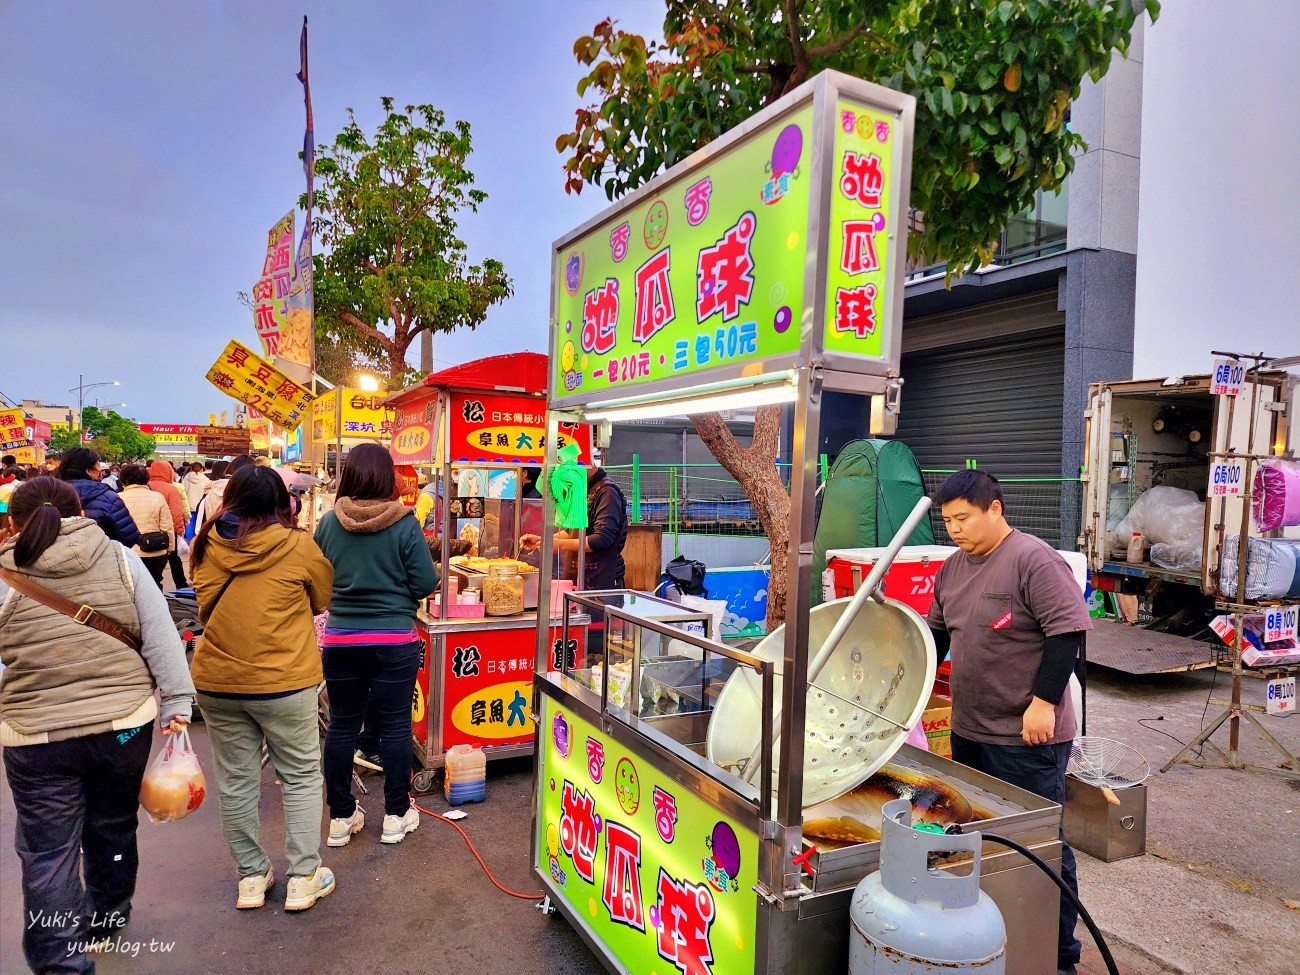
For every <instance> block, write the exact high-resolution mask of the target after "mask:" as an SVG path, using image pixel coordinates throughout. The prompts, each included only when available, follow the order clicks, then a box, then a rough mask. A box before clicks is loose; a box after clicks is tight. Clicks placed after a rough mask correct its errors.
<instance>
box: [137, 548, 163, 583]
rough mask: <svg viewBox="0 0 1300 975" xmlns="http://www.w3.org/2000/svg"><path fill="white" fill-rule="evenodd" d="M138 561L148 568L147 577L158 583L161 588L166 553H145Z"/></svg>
mask: <svg viewBox="0 0 1300 975" xmlns="http://www.w3.org/2000/svg"><path fill="white" fill-rule="evenodd" d="M140 561H141V562H143V563H144V567H145V568H146V569H148V570H149V577H150V578H151V579H153V581H154V582H156V583H158V588H159V589H161V588H163V581H162V577H163V569H165V568H167V556H166V555H145V556H141V558H140Z"/></svg>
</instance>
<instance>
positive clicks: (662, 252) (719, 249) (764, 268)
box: [551, 102, 813, 402]
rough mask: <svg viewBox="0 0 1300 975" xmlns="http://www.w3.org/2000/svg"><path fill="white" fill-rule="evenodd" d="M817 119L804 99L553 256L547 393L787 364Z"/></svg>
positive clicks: (614, 389)
mask: <svg viewBox="0 0 1300 975" xmlns="http://www.w3.org/2000/svg"><path fill="white" fill-rule="evenodd" d="M812 119H813V112H812V105H811V102H806V103H805V104H804V105H803V107H802V108H800V109H798V110H796V111H794V112H793V113H788V114H786V115H784V116H783V117H781V118H778V119H776V120H774V121H773V122H772V123H771V124H769V125H766V126H763V127H761V128H760V129H758V130H757V131H756V132H755V133H754V134H752V135H751V136H748V137H746V138H744V139H742V140H740V141H738V142H737V143H735V144H734V145H733V146H732V147H730V148H729V149H728V150H727V151H725V152H723V153H721V154H719V155H716V156H714V157H711V158H709V159H708V160H707V161H706V162H705V163H703V164H700V165H696V166H692V167H685V168H684V169H683V172H682V174H681V175H680V176H679V177H678V178H675V179H670V180H668V181H667V182H664V183H663V184H662V185H661V186H659V187H658V188H657V190H656V191H654V192H651V193H649V194H647V195H645V196H644V197H642V198H640V200H639V202H637V203H636V205H635V206H633V207H632V208H631V209H621V208H620V209H616V210H615V211H614V215H613V216H612V217H610V218H609V219H607V220H605V221H604V222H602V223H599V224H597V225H596V226H595V228H594V229H592V230H590V231H589V232H586V233H584V234H582V235H581V236H579V237H577V238H576V239H574V240H572V241H571V242H569V243H567V244H566V245H565V246H563V247H562V248H560V249H558V250H557V251H556V252H555V261H556V267H555V268H554V288H555V295H554V308H555V321H554V325H553V328H554V347H553V349H552V355H551V363H552V368H553V369H554V370H555V373H554V374H553V376H552V379H551V382H552V385H551V391H552V397H553V398H555V399H566V398H568V399H572V400H577V401H584V402H585V401H588V398H589V397H591V396H592V395H600V394H603V396H604V398H605V399H608V398H609V396H610V395H611V394H614V395H617V393H618V392H619V391H623V390H628V391H634V390H635V389H636V387H637V386H638V385H642V384H645V383H650V382H655V381H659V380H665V379H671V378H673V377H685V376H689V377H690V378H689V380H688V381H687V382H684V383H683V385H687V384H693V383H698V382H700V381H701V374H703V373H706V372H709V371H712V370H715V369H718V368H719V367H722V368H723V369H725V370H726V371H727V372H729V373H730V374H731V375H741V374H745V372H744V370H745V368H746V367H747V366H751V365H752V366H753V368H754V369H757V368H758V363H760V362H761V361H763V360H767V359H771V358H773V357H777V358H783V359H784V360H785V361H784V363H783V365H782V366H780V367H779V368H789V366H791V365H792V364H793V363H794V359H795V355H796V352H797V350H798V348H799V342H800V337H801V336H800V325H801V321H802V317H803V312H804V307H805V295H804V278H805V255H806V254H807V252H808V249H809V241H808V228H809V200H810V198H811V192H810V186H811V184H812V174H811V166H810V163H809V157H810V155H811V151H812V148H811V147H812V129H813V125H812Z"/></svg>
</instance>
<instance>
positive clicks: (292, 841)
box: [191, 464, 410, 911]
mask: <svg viewBox="0 0 1300 975" xmlns="http://www.w3.org/2000/svg"><path fill="white" fill-rule="evenodd" d="M191 562H192V564H193V566H194V588H195V592H196V594H197V596H198V601H199V620H200V622H202V623H203V624H204V629H203V636H202V637H201V638H200V640H199V643H198V646H197V647H196V648H195V650H194V663H193V667H192V671H193V675H194V684H195V686H196V687H197V688H198V700H199V707H201V708H202V709H203V719H204V721H205V722H206V723H207V726H208V735H209V737H210V739H211V741H212V758H213V766H214V768H215V770H216V783H217V792H218V794H219V795H220V797H221V828H222V832H223V834H224V835H225V838H226V843H227V845H228V846H229V847H230V853H231V855H232V856H233V857H234V860H235V864H236V867H237V868H238V871H239V884H238V893H237V897H236V900H235V906H236V907H237V908H240V909H246V908H255V907H261V906H262V905H263V904H265V903H266V891H267V889H268V888H270V887H271V886H272V885H273V884H274V883H275V874H274V872H273V871H272V869H271V858H270V857H269V856H268V855H267V853H266V851H265V849H263V847H262V845H261V843H260V842H259V841H258V834H259V825H258V800H259V798H260V795H261V781H262V761H261V759H262V756H261V748H262V742H263V741H265V742H266V751H267V754H268V756H269V757H270V760H271V764H272V765H274V766H275V772H276V777H277V778H279V780H280V782H281V783H282V785H283V793H282V797H283V802H284V828H285V852H286V853H287V854H288V859H289V869H288V876H289V882H288V885H287V886H288V889H287V891H286V896H285V902H284V908H285V910H286V911H302V910H306V909H307V908H309V907H311V906H312V905H313V904H315V903H316V901H317V900H318V899H319V898H321V897H325V896H326V895H328V894H330V893H332V892H333V890H334V886H335V880H334V873H333V871H331V870H330V869H329V868H328V867H325V866H322V865H321V859H320V827H321V816H322V803H321V766H320V732H319V730H318V727H317V713H316V707H317V688H318V686H319V684H320V681H321V655H320V649H319V647H318V645H317V642H316V624H315V620H314V616H315V615H317V614H319V613H322V612H324V611H325V607H326V606H328V605H329V597H330V589H331V585H332V583H333V581H334V570H333V569H332V568H330V564H329V562H328V561H326V559H325V557H324V556H323V555H322V554H321V551H320V549H319V548H318V547H317V546H316V543H315V542H314V541H313V540H312V537H311V536H310V535H308V534H307V533H306V532H304V531H303V530H302V529H300V528H298V526H297V524H296V523H295V522H294V520H293V517H292V516H291V514H290V511H289V492H288V491H287V490H286V489H285V486H284V482H283V481H282V480H280V478H279V476H278V475H277V474H276V473H275V471H273V470H269V469H267V468H262V467H254V466H252V465H251V464H249V465H247V466H245V467H244V469H243V470H240V471H239V472H238V473H236V474H235V475H234V477H232V478H231V479H230V481H229V483H228V485H227V487H226V489H225V496H224V498H223V501H222V506H221V510H220V512H219V513H218V514H217V516H216V517H215V518H214V519H211V520H209V521H207V522H206V523H204V526H203V528H202V530H201V531H200V532H199V534H198V535H197V536H196V537H195V539H194V547H193V550H192V552H191ZM408 700H409V698H408ZM408 706H409V704H408ZM407 750H408V751H409V750H410V748H409V744H408V748H407Z"/></svg>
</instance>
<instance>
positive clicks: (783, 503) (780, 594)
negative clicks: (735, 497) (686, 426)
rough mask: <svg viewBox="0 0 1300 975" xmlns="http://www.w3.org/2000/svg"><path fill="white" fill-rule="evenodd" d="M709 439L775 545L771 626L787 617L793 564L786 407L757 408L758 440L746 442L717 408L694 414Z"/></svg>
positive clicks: (706, 440)
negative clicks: (784, 444)
mask: <svg viewBox="0 0 1300 975" xmlns="http://www.w3.org/2000/svg"><path fill="white" fill-rule="evenodd" d="M692 419H693V422H694V423H695V430H696V432H697V433H698V434H699V435H700V439H701V440H703V441H704V445H705V446H706V447H708V448H709V451H710V452H711V453H712V454H713V456H714V457H716V458H717V460H718V463H719V464H721V465H722V466H723V467H724V468H725V469H726V470H727V472H728V473H729V474H730V475H731V476H732V477H734V478H735V479H736V481H737V482H738V483H739V484H740V486H741V487H742V488H743V489H744V491H745V494H746V496H748V498H749V500H750V502H751V503H752V504H753V505H754V510H755V511H756V512H757V513H758V519H759V521H760V522H761V523H762V525H763V530H764V531H765V532H766V533H767V537H768V540H769V542H770V543H771V545H772V575H771V578H770V579H769V581H768V585H767V632H769V633H771V632H772V631H773V630H775V629H776V628H777V627H778V626H780V625H781V624H782V623H784V622H785V597H786V567H787V566H788V565H789V557H790V552H789V544H790V495H789V494H788V493H787V491H786V488H785V485H784V484H783V483H782V482H781V475H780V474H779V473H778V472H777V469H776V457H777V453H778V450H779V448H780V443H781V407H779V406H760V407H759V408H758V409H757V410H755V411H754V440H753V443H752V444H751V445H750V446H749V447H742V446H741V445H740V444H739V443H738V442H737V440H736V438H735V437H733V436H732V435H731V431H730V430H729V429H728V428H727V424H726V421H725V420H723V419H722V417H721V416H720V415H718V414H717V413H702V414H700V415H699V416H696V417H693V418H692Z"/></svg>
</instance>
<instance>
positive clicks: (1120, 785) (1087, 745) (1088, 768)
mask: <svg viewBox="0 0 1300 975" xmlns="http://www.w3.org/2000/svg"><path fill="white" fill-rule="evenodd" d="M1066 771H1067V772H1068V773H1069V774H1070V775H1073V776H1074V777H1075V778H1076V779H1078V780H1079V781H1081V782H1086V783H1087V784H1088V785H1092V786H1096V787H1097V788H1099V789H1128V788H1132V787H1133V786H1135V785H1141V784H1142V783H1143V782H1145V781H1146V778H1147V776H1148V775H1150V774H1151V766H1150V765H1148V764H1147V760H1146V759H1145V758H1143V757H1142V753H1141V752H1139V751H1138V750H1137V749H1136V748H1134V747H1133V746H1132V745H1126V744H1124V743H1123V742H1122V741H1113V740H1112V739H1110V738H1097V737H1095V736H1088V737H1086V738H1076V739H1075V740H1074V747H1073V748H1072V749H1071V750H1070V764H1069V766H1068V767H1067V768H1066Z"/></svg>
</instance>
